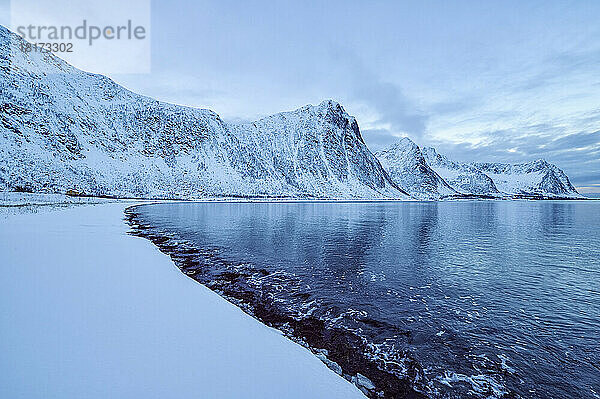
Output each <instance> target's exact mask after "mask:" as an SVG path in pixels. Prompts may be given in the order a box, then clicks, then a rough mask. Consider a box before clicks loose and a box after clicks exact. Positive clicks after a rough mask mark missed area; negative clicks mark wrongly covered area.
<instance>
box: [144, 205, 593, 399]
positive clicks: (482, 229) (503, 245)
mask: <svg viewBox="0 0 600 399" xmlns="http://www.w3.org/2000/svg"><path fill="white" fill-rule="evenodd" d="M135 212H136V213H137V214H138V217H139V218H140V219H141V220H144V221H145V222H147V223H148V224H150V225H151V226H152V227H153V229H154V230H155V232H159V233H161V234H167V235H169V236H171V237H174V238H175V239H176V240H180V241H181V242H189V243H193V245H194V246H195V247H198V248H205V249H210V250H211V251H214V252H213V254H214V253H217V254H218V259H220V260H219V262H215V264H214V265H211V264H210V262H209V263H208V265H206V262H205V266H206V267H208V268H211V267H214V268H217V269H218V268H222V267H224V266H223V262H226V263H228V264H233V265H237V266H236V267H238V268H244V269H246V270H253V269H256V270H263V273H262V274H260V275H259V276H258V277H256V276H252V275H251V274H250V275H251V277H249V278H248V279H249V280H254V281H246V282H244V283H245V284H246V285H247V286H252V287H255V288H256V289H257V290H260V291H261V293H262V294H263V295H267V296H268V297H269V298H271V299H272V300H273V303H274V304H275V306H281V307H288V308H290V309H292V308H293V309H292V310H293V311H295V312H296V313H297V314H298V315H311V316H314V317H317V318H320V319H323V320H327V323H329V324H328V325H335V326H336V327H338V328H345V329H348V330H349V331H353V332H355V333H356V334H357V335H359V336H360V337H361V339H363V340H364V341H365V342H366V348H368V350H369V352H370V353H369V356H372V357H373V358H377V359H379V360H381V361H382V362H383V363H380V364H386V363H385V362H390V364H391V363H392V362H395V364H396V365H397V367H395V368H394V370H395V372H397V373H402V372H403V371H406V372H407V373H408V372H410V370H408V369H409V368H410V367H413V368H414V367H417V368H418V369H419V373H420V374H419V375H417V377H416V381H415V384H416V385H418V386H419V387H418V390H420V391H421V392H424V393H426V394H427V395H428V396H430V397H467V398H470V397H474V398H477V397H507V398H511V397H520V398H540V399H549V398H600V201H456V202H353V203H343V202H295V203H294V202H290V203H169V204H154V205H145V206H141V207H138V208H136V210H135ZM212 259H214V257H213V258H212ZM246 275H247V276H248V274H246ZM215 278H218V277H215ZM216 291H219V290H218V289H216ZM313 349H318V348H313ZM363 349H364V348H363ZM407 359H408V360H407ZM409 360H410V361H409ZM411 362H412V363H411ZM411 364H412V365H411ZM415 364H416V365H417V366H415ZM413 377H414V375H413Z"/></svg>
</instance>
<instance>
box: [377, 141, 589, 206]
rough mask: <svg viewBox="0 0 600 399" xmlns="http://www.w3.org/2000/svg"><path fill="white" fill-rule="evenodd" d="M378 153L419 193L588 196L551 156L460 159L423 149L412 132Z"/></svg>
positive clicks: (418, 195) (395, 177) (397, 179)
mask: <svg viewBox="0 0 600 399" xmlns="http://www.w3.org/2000/svg"><path fill="white" fill-rule="evenodd" d="M376 156H377V157H378V158H379V159H380V160H381V162H382V164H383V165H384V167H386V168H387V169H388V171H389V173H390V176H391V177H392V179H393V180H394V181H395V182H396V184H398V185H400V186H403V187H406V189H407V191H408V192H409V194H411V195H412V196H414V197H416V198H421V199H427V198H444V197H461V196H463V197H464V196H475V197H480V198H582V196H581V195H580V194H579V193H578V192H577V190H575V188H574V187H573V185H572V184H571V182H570V181H569V178H568V177H567V175H566V174H565V173H564V172H563V171H562V170H561V169H559V168H558V167H557V166H555V165H553V164H551V163H548V162H547V161H545V160H537V161H533V162H526V163H519V164H509V163H490V162H487V163H485V162H472V163H465V162H456V161H452V160H450V159H448V158H447V157H446V156H444V155H441V154H439V153H438V152H437V151H436V150H435V149H434V148H432V147H426V148H423V149H420V148H419V147H418V146H417V145H416V144H415V143H414V142H412V141H411V140H410V139H408V138H406V137H405V138H402V139H400V140H399V141H398V142H397V143H395V144H393V145H391V146H390V147H388V148H387V149H386V150H384V151H380V152H377V153H376ZM431 182H434V183H433V184H432V183H431ZM424 188H426V190H425V191H424V192H423V189H424ZM448 188H449V189H450V190H451V191H448Z"/></svg>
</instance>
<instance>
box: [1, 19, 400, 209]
mask: <svg viewBox="0 0 600 399" xmlns="http://www.w3.org/2000/svg"><path fill="white" fill-rule="evenodd" d="M21 40H22V39H21V38H20V37H18V36H16V35H14V34H13V33H11V32H9V31H8V30H7V29H5V28H0V76H1V80H0V89H1V97H0V109H1V110H2V112H1V114H0V118H1V119H0V122H1V128H0V129H1V133H0V190H5V191H8V190H24V191H34V192H49V193H50V192H52V193H56V192H58V193H60V192H62V193H64V192H67V191H74V192H78V193H83V194H86V195H99V196H116V197H144V198H201V197H209V196H244V197H246V196H252V197H254V196H269V197H276V196H285V197H303V198H304V197H319V198H398V199H406V198H408V196H407V195H406V194H405V192H404V191H403V190H402V189H401V188H399V187H398V186H397V185H395V184H394V183H393V182H392V181H391V179H390V178H389V176H388V174H387V172H386V171H385V170H384V169H383V168H382V167H381V165H380V163H379V161H377V159H376V158H375V157H374V156H373V154H372V153H371V152H370V151H369V149H368V148H367V147H366V145H365V143H364V141H363V139H362V137H361V134H360V130H359V128H358V124H357V122H356V120H355V119H354V118H353V117H350V116H349V115H348V114H347V113H346V112H345V110H344V109H343V108H342V107H341V105H339V104H338V103H336V102H334V101H324V102H322V103H321V104H319V105H317V106H305V107H302V108H300V109H298V110H296V111H291V112H284V113H280V114H277V115H273V116H271V117H268V118H264V119H261V120H259V121H256V122H253V123H250V124H227V123H225V122H224V121H223V120H222V119H221V118H220V117H219V116H218V115H217V114H216V113H214V112H212V111H209V110H201V109H194V108H189V107H183V106H179V105H173V104H168V103H163V102H160V101H156V100H153V99H151V98H148V97H144V96H141V95H137V94H135V93H132V92H130V91H128V90H126V89H124V88H123V87H121V86H119V85H118V84H116V83H115V82H113V81H112V80H110V79H108V78H107V77H105V76H101V75H94V74H90V73H86V72H83V71H80V70H77V69H76V68H73V67H72V66H70V65H68V64H67V63H66V62H64V61H62V60H60V59H59V58H57V57H55V56H54V55H52V54H49V53H41V52H30V53H25V52H22V51H20V50H19V43H20V41H21Z"/></svg>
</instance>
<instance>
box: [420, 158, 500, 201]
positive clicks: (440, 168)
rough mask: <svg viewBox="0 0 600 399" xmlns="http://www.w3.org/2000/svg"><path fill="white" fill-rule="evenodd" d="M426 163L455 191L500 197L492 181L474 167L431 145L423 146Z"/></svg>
mask: <svg viewBox="0 0 600 399" xmlns="http://www.w3.org/2000/svg"><path fill="white" fill-rule="evenodd" d="M422 152H423V156H424V158H425V160H426V162H427V164H428V165H429V166H430V167H431V168H432V169H433V170H435V171H436V173H437V174H438V175H439V176H441V177H442V178H443V179H444V181H446V183H448V184H449V185H450V186H451V187H452V188H454V189H455V190H456V191H457V192H459V193H461V194H465V195H481V196H492V197H500V196H501V195H502V193H501V192H500V191H499V190H498V188H497V187H496V184H495V183H494V181H493V180H492V179H491V178H490V177H489V176H488V175H486V174H485V173H483V172H482V171H480V170H479V169H477V168H476V167H474V166H472V165H469V164H466V163H462V162H454V161H451V160H449V159H448V158H446V157H445V156H443V155H440V154H438V153H437V151H436V150H435V149H434V148H432V147H426V148H423V151H422Z"/></svg>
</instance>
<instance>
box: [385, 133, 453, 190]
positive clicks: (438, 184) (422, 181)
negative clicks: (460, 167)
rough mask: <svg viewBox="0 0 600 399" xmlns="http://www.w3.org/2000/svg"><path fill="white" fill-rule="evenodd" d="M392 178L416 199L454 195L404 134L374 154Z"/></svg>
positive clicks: (417, 147)
mask: <svg viewBox="0 0 600 399" xmlns="http://www.w3.org/2000/svg"><path fill="white" fill-rule="evenodd" d="M375 156H376V157H377V158H378V159H379V161H380V162H381V164H382V165H383V167H384V169H385V170H387V171H388V173H389V174H390V177H391V178H392V180H393V181H394V182H395V183H396V184H398V185H399V186H401V187H403V188H404V189H405V190H406V191H408V193H409V194H410V195H411V196H413V197H415V198H418V199H440V198H444V197H448V196H453V195H456V194H458V192H457V191H456V190H454V189H453V188H452V187H450V186H449V185H448V183H446V182H445V181H444V179H442V178H441V177H440V176H439V175H438V174H437V173H436V172H435V171H434V170H433V169H431V168H430V167H429V165H428V164H427V162H426V161H425V158H424V157H423V154H422V153H421V149H420V148H419V146H417V145H416V144H415V143H414V142H413V141H412V140H410V139H409V138H407V137H404V138H402V139H400V140H398V141H397V142H396V143H394V144H393V145H392V146H390V147H388V148H386V149H385V150H383V151H379V152H377V153H375Z"/></svg>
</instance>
